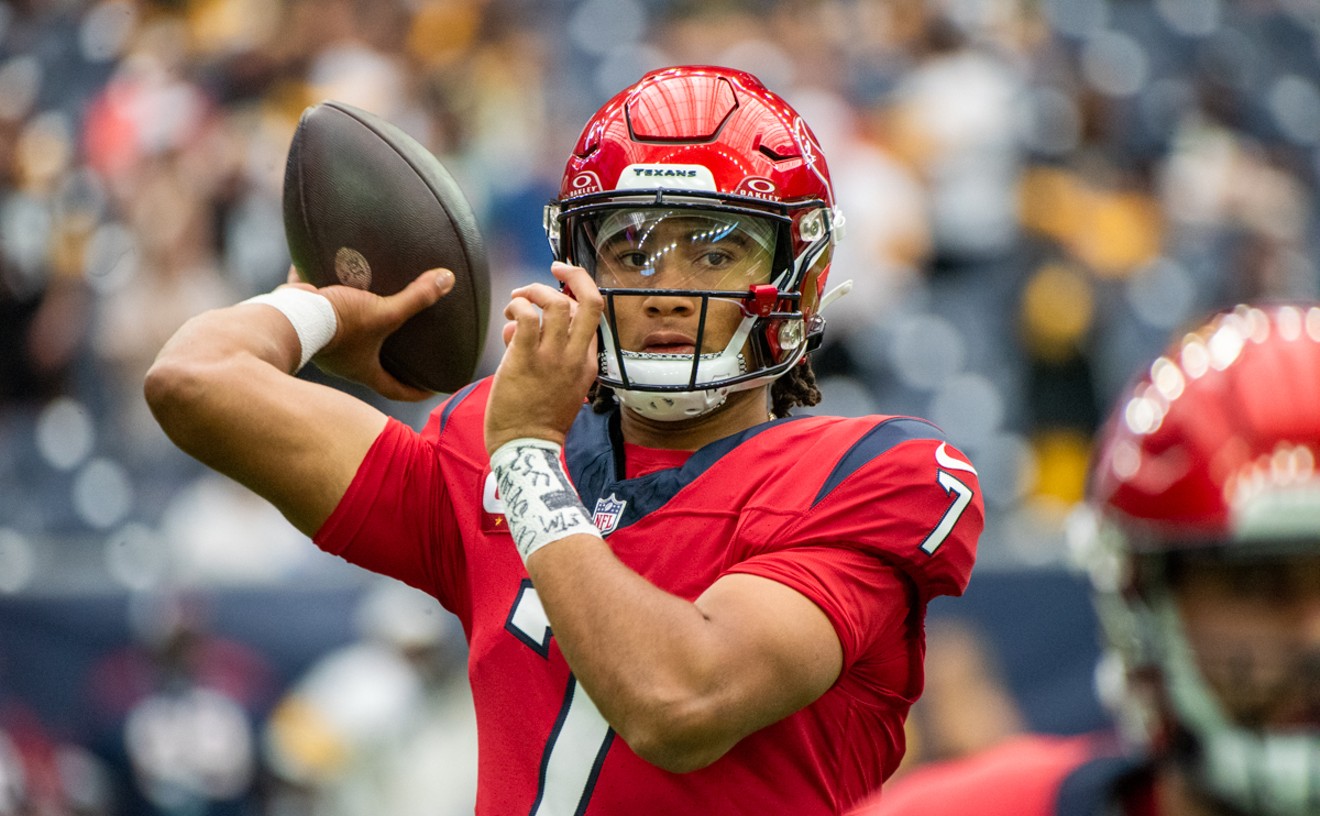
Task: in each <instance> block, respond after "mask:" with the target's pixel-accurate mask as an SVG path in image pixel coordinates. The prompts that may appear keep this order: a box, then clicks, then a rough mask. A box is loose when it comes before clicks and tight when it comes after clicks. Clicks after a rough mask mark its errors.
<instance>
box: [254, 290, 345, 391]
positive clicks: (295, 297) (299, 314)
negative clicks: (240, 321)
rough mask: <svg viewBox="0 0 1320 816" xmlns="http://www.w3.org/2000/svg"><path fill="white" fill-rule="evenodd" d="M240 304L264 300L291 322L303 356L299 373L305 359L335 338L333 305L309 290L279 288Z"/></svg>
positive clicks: (336, 322) (336, 324) (335, 322)
mask: <svg viewBox="0 0 1320 816" xmlns="http://www.w3.org/2000/svg"><path fill="white" fill-rule="evenodd" d="M243 303H264V304H266V305H267V306H274V307H275V308H276V309H279V310H280V313H281V314H283V315H284V316H285V317H286V318H288V320H289V322H290V323H292V324H293V330H294V332H296V333H297V335H298V343H299V344H300V345H301V348H302V358H301V359H300V360H299V361H298V368H295V369H294V370H293V371H294V373H295V374H296V373H298V371H299V370H301V369H302V367H303V366H305V365H307V361H308V360H310V359H312V358H313V357H315V356H316V353H317V352H318V351H320V350H321V349H323V348H325V347H326V344H328V343H329V342H330V341H331V340H333V339H334V336H335V330H336V329H337V328H338V327H339V320H338V319H337V318H336V317H335V307H334V306H333V305H332V304H331V303H330V301H329V299H328V298H326V297H325V296H324V295H318V294H317V293H316V292H309V291H307V290H306V289H295V288H292V287H284V286H282V287H280V288H279V289H276V290H275V291H273V292H267V293H266V294H264V295H257V296H256V297H250V298H248V299H247V300H245V301H243ZM240 305H241V304H240Z"/></svg>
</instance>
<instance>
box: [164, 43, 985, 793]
mask: <svg viewBox="0 0 1320 816" xmlns="http://www.w3.org/2000/svg"><path fill="white" fill-rule="evenodd" d="M841 223H842V219H841V216H840V215H839V213H838V212H837V211H836V208H835V205H834V191H833V188H832V186H831V182H830V174H829V170H828V168H827V166H826V161H825V157H824V156H823V155H822V153H821V149H820V145H819V144H818V142H817V140H816V138H815V136H814V135H813V134H812V131H811V129H810V128H809V127H808V126H807V124H806V123H805V122H804V121H803V120H802V119H801V117H800V116H799V115H798V114H797V113H796V112H794V110H793V109H792V108H791V107H790V106H789V105H788V104H787V103H786V102H785V101H784V100H783V99H782V98H780V97H779V96H777V95H776V94H774V93H771V92H770V91H768V90H767V89H766V88H765V87H763V86H762V84H761V83H760V82H759V81H758V80H757V79H756V78H754V77H752V76H750V75H748V74H746V73H743V72H739V71H733V70H727V69H722V68H715V67H699V66H694V67H679V68H671V69H666V70H661V71H657V72H653V73H650V74H648V75H646V76H645V77H643V78H642V79H641V80H640V81H639V82H637V83H636V84H635V85H633V86H632V87H629V88H627V89H626V90H624V91H622V92H621V93H619V94H618V95H617V96H616V97H615V98H613V99H611V100H610V101H609V102H607V103H606V104H605V106H604V107H603V108H601V109H600V111H599V112H598V113H597V114H596V115H595V116H593V117H592V119H591V120H590V121H589V122H588V123H587V124H586V127H585V129H584V130H583V132H582V135H581V138H580V139H579V141H578V143H577V144H576V145H575V146H574V147H573V149H572V154H571V156H570V157H569V159H568V164H567V168H566V170H565V173H564V176H563V184H562V187H561V190H560V195H559V198H558V199H557V200H556V201H555V202H553V203H551V204H550V205H549V206H548V208H547V210H546V218H545V226H546V229H547V232H548V236H549V239H550V243H551V246H552V248H553V250H554V253H555V256H556V259H557V260H556V262H555V263H554V264H553V266H552V267H551V270H550V271H551V273H552V275H553V277H554V278H555V279H556V281H557V282H558V285H553V286H552V285H546V284H545V283H534V284H531V285H528V286H523V287H521V288H519V289H516V290H515V291H514V292H513V293H512V297H511V300H510V302H509V303H508V305H507V306H506V307H505V310H504V315H505V317H506V319H507V321H508V322H507V323H506V324H505V325H504V327H503V339H504V341H505V344H506V346H507V348H506V350H505V353H504V357H503V359H502V361H501V362H500V365H499V368H498V370H497V372H496V373H495V375H494V376H493V377H492V378H489V379H483V380H480V381H478V382H476V383H474V384H472V385H470V386H468V387H466V388H464V389H463V390H461V391H459V392H458V393H456V394H454V395H452V396H451V397H450V398H449V399H448V400H447V401H446V402H444V403H443V404H442V405H441V406H440V407H439V408H437V409H436V411H435V412H434V413H433V414H432V416H431V417H430V420H429V422H428V423H427V425H426V427H425V429H424V430H423V431H422V432H421V433H417V432H415V431H414V430H413V429H411V428H409V427H407V426H405V425H403V424H401V423H399V422H397V421H394V420H391V419H388V418H387V417H386V416H384V415H383V414H380V413H378V412H377V411H375V410H374V409H372V408H371V407H369V406H368V405H366V404H365V403H362V402H360V401H358V400H356V399H353V398H350V397H349V396H346V395H345V394H343V393H341V392H339V391H336V390H332V389H329V388H324V387H319V386H317V385H314V384H311V383H308V382H306V381H303V380H300V379H297V378H295V377H294V376H291V375H292V373H293V372H295V371H296V370H297V368H298V367H299V365H300V364H302V363H305V362H306V360H307V359H308V358H311V357H315V358H316V360H317V361H318V364H319V365H320V366H321V367H322V368H325V369H327V370H329V371H331V372H333V373H337V374H340V375H342V376H345V377H348V378H350V379H354V380H357V381H359V382H364V383H368V384H375V386H376V387H377V389H378V390H382V393H392V394H399V393H403V392H402V391H400V389H399V386H398V384H397V383H392V381H391V380H390V379H389V378H388V375H385V374H384V372H383V371H382V370H381V368H380V365H379V363H378V361H377V359H376V352H375V350H376V349H377V348H378V347H379V344H380V342H381V339H382V338H383V337H384V336H386V335H388V334H389V333H390V332H391V331H393V330H394V329H395V328H397V327H398V326H399V325H400V324H401V323H402V322H403V321H404V320H405V319H406V318H407V317H408V316H409V315H411V314H413V313H415V312H416V311H418V310H420V309H421V308H423V307H425V306H427V305H429V304H430V303H433V302H435V301H436V300H437V299H438V298H440V297H442V296H443V295H444V294H445V293H446V292H447V291H448V290H449V287H450V286H451V285H452V276H450V275H449V274H448V273H447V272H445V271H432V272H428V273H427V274H424V275H422V276H421V277H420V278H419V279H418V280H417V281H416V282H414V284H413V285H411V286H409V287H408V288H407V289H405V290H404V291H402V292H400V293H399V294H397V295H394V296H392V297H386V298H381V297H377V296H375V295H371V294H368V293H366V292H362V291H359V290H355V289H350V288H345V287H341V286H330V287H326V288H323V289H320V290H312V289H311V287H306V286H301V287H300V286H285V287H281V288H280V289H278V290H276V291H275V292H274V293H272V294H271V295H264V296H259V297H258V299H257V301H256V302H245V303H243V304H239V305H236V306H234V307H231V308H228V309H223V310H220V311H217V312H213V313H209V314H203V315H201V316H199V317H198V318H196V319H194V320H193V321H191V322H190V323H189V324H187V325H186V326H184V327H183V328H182V329H181V330H180V331H179V333H178V335H177V336H176V337H174V338H173V339H172V340H171V341H170V342H169V343H168V344H167V345H166V346H165V348H164V349H163V350H162V351H161V354H160V356H159V359H158V360H157V362H156V364H155V365H154V367H153V369H152V370H151V372H150V374H149V375H148V377H147V382H146V392H147V395H148V398H149V401H150V403H151V406H152V408H153V410H154V412H155V414H156V416H157V418H158V419H159V421H160V423H161V424H162V426H163V427H164V428H165V429H166V431H167V432H168V433H169V434H170V436H171V437H172V438H173V439H174V440H175V441H176V442H177V444H179V445H180V447H182V448H183V449H184V450H185V451H187V452H189V453H191V454H192V455H194V456H196V457H197V458H199V459H200V460H202V461H203V462H205V463H207V464H208V465H210V466H212V467H214V468H216V469H218V470H220V471H222V472H224V473H226V474H229V475H230V476H232V477H234V478H236V479H238V480H240V481H242V482H244V483H245V484H247V485H249V486H251V487H252V488H253V489H255V490H256V491H257V492H258V493H260V494H261V495H263V496H265V497H267V498H268V499H269V500H271V501H272V502H273V503H275V504H276V505H277V506H278V507H279V508H280V509H281V510H282V511H283V512H284V513H285V514H286V516H287V517H288V518H289V519H291V520H292V521H293V522H294V523H295V524H296V525H297V526H298V527H299V529H301V530H303V531H305V532H306V533H308V534H309V535H311V536H312V537H313V539H314V540H315V542H316V543H317V544H318V545H319V546H320V547H322V548H323V549H325V550H326V551H328V552H331V553H334V554H336V555H339V556H341V557H343V558H345V559H347V560H348V561H350V562H352V563H354V564H358V565H360V566H362V567H364V568H366V569H369V570H373V571H376V572H379V573H383V574H386V575H390V576H393V577H396V578H398V579H399V580H401V581H404V582H406V583H409V584H411V585H413V586H416V587H419V588H421V589H423V590H425V591H426V592H428V593H430V594H432V595H433V596H434V597H435V598H436V599H437V600H438V601H439V603H440V604H442V605H443V606H444V607H445V608H446V609H449V610H451V611H452V612H453V613H455V614H456V615H457V616H458V617H459V619H460V620H461V622H462V625H463V628H464V631H465V632H466V634H467V636H468V638H469V641H470V666H469V674H470V677H471V681H472V686H473V696H474V701H475V706H476V713H477V721H478V733H479V743H480V752H479V772H478V791H479V792H478V801H477V812H478V813H480V814H500V815H501V816H505V815H506V814H516V813H524V814H575V813H576V814H588V815H589V816H590V814H611V813H618V814H625V813H626V814H630V816H637V814H673V813H756V814H763V813H793V814H800V815H805V814H837V813H842V812H844V811H845V810H846V809H848V808H849V807H850V806H852V805H853V804H855V803H856V802H857V801H859V800H860V799H861V798H862V796H863V795H864V794H865V793H866V792H867V791H869V790H871V789H873V788H875V787H877V786H878V785H879V784H880V783H881V781H882V780H883V779H884V778H885V777H886V776H887V775H889V774H890V773H891V772H892V771H893V770H894V768H895V767H896V765H897V764H898V761H899V759H900V757H901V755H902V753H903V721H904V717H905V715H906V712H907V710H908V707H909V706H910V705H911V703H912V702H913V700H914V699H915V698H916V697H917V695H918V693H919V692H920V690H921V687H922V654H923V640H922V619H923V614H924V610H925V606H926V603H927V601H929V600H930V599H931V598H932V597H934V596H936V595H941V594H953V595H957V594H960V593H961V592H962V591H963V589H964V587H965V586H966V584H967V581H968V578H969V573H970V571H971V568H972V563H973V559H974V554H975V544H976V541H977V538H978V536H979V534H980V532H981V528H982V523H983V505H982V501H981V494H980V487H979V485H978V482H977V475H976V470H975V468H974V467H973V466H972V464H971V463H970V462H969V461H968V460H967V458H966V456H964V455H963V454H962V453H961V452H959V450H958V449H957V448H956V447H955V446H954V445H953V444H951V443H950V442H949V441H947V440H946V439H945V438H944V435H943V433H942V432H941V431H940V430H939V429H938V428H936V427H934V426H932V425H931V424H930V423H928V422H925V421H922V420H919V419H914V418H903V417H886V416H869V417H864V418H858V419H841V418H832V417H808V416H790V413H789V412H790V409H792V408H793V407H794V406H797V405H811V404H814V403H815V402H816V401H818V399H819V392H818V391H817V389H816V387H815V384H814V381H813V377H812V375H811V369H810V366H809V364H808V363H807V353H808V352H809V351H810V350H811V349H812V348H813V347H814V346H815V345H816V344H817V343H818V342H819V339H820V336H821V332H822V331H823V329H824V319H823V317H822V314H821V312H822V310H823V307H824V305H825V303H826V302H827V301H828V299H829V295H828V294H827V290H826V281H827V278H828V277H829V272H830V258H831V251H832V248H833V246H834V242H835V240H836V239H837V237H838V233H839V228H840V225H841ZM272 307H273V308H272Z"/></svg>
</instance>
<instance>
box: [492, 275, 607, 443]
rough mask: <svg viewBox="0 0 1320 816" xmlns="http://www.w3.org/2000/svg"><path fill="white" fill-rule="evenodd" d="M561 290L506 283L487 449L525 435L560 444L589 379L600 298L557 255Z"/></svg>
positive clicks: (593, 368)
mask: <svg viewBox="0 0 1320 816" xmlns="http://www.w3.org/2000/svg"><path fill="white" fill-rule="evenodd" d="M550 272H551V274H553V275H554V276H555V278H557V279H558V280H559V281H560V282H561V283H563V284H565V287H566V290H567V291H563V292H561V291H559V290H558V289H555V288H553V287H550V286H546V285H545V284H543V283H534V284H531V285H528V286H522V287H519V288H518V289H515V290H513V293H512V297H511V300H510V301H509V305H508V306H506V307H504V317H505V318H506V319H507V320H508V321H509V322H508V323H506V324H505V326H504V330H503V338H504V344H505V346H506V348H505V350H504V358H503V359H502V360H500V366H499V368H498V369H497V370H496V371H495V380H494V383H493V384H492V385H491V391H490V399H489V401H488V402H487V404H486V450H487V451H488V452H493V451H494V450H495V449H497V448H498V447H500V446H501V445H503V444H504V443H505V442H508V441H510V440H512V439H520V438H523V437H531V438H535V439H548V440H550V441H551V442H555V443H557V444H560V445H562V444H564V439H565V438H566V437H567V435H568V429H569V426H571V425H572V424H573V419H574V418H575V417H576V416H577V414H578V411H579V409H581V407H582V401H583V399H584V398H585V397H586V396H587V391H588V390H589V389H590V388H591V384H592V383H593V382H594V381H595V379H596V328H597V327H598V326H599V325H600V314H601V311H602V310H603V309H604V306H605V301H604V298H602V297H601V294H600V291H599V290H598V289H597V288H596V284H595V282H594V281H592V280H591V276H590V275H588V274H587V271H586V270H585V269H582V268H581V267H577V266H569V265H568V264H565V263H558V262H556V263H555V264H553V265H552V266H551V267H550Z"/></svg>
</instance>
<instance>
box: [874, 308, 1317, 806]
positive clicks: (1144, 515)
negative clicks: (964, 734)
mask: <svg viewBox="0 0 1320 816" xmlns="http://www.w3.org/2000/svg"><path fill="white" fill-rule="evenodd" d="M1096 453H1097V455H1096V457H1095V461H1094V463H1093V466H1092V472H1091V478H1090V482H1089V485H1088V488H1087V503H1086V508H1085V509H1084V510H1083V515H1082V516H1081V517H1080V518H1081V519H1082V523H1080V524H1078V525H1077V526H1076V528H1075V529H1074V531H1073V532H1075V533H1077V535H1076V536H1075V538H1074V542H1075V543H1076V544H1078V545H1079V546H1078V550H1079V553H1080V554H1081V555H1082V556H1083V563H1085V564H1086V566H1087V567H1088V572H1089V574H1090V577H1091V580H1092V584H1093V586H1094V597H1095V599H1096V602H1097V609H1098V611H1099V613H1100V621H1101V624H1102V629H1103V631H1104V634H1105V636H1106V638H1105V639H1106V643H1107V656H1106V659H1105V661H1104V662H1103V663H1102V672H1101V673H1100V676H1101V677H1102V678H1106V677H1107V680H1108V681H1107V682H1104V683H1101V684H1100V685H1101V688H1102V689H1108V692H1107V693H1105V694H1103V695H1102V696H1103V697H1105V698H1107V699H1106V702H1108V703H1111V704H1112V706H1113V709H1114V711H1115V713H1116V715H1117V717H1116V722H1117V726H1118V727H1117V728H1116V729H1114V733H1113V734H1094V735H1081V736H1072V737H1044V736H1034V737H1026V738H1015V739H1012V740H1009V741H1007V742H1005V743H1003V744H1002V745H1000V746H998V747H996V748H993V749H990V750H988V751H987V752H984V753H982V754H981V755H979V756H974V757H972V758H969V759H963V760H956V761H953V762H951V763H947V764H942V765H941V764H935V765H929V766H925V767H923V768H919V769H917V770H915V771H913V772H912V773H911V774H910V775H908V776H906V777H904V778H903V779H902V780H900V781H898V782H896V783H895V784H894V785H893V786H892V789H888V790H886V791H885V792H884V794H883V795H882V796H881V797H880V798H879V800H878V802H877V803H875V804H868V805H867V806H865V807H863V808H859V809H858V814H859V815H860V814H866V815H867V816H909V814H911V816H916V814H920V816H939V814H955V813H956V814H959V816H1000V815H1001V814H1002V815H1003V816H1008V814H1012V816H1045V814H1065V813H1070V814H1071V813H1076V814H1126V815H1127V816H1218V815H1219V814H1250V815H1251V816H1304V815H1305V814H1316V813H1320V469H1317V457H1320V305H1309V304H1307V305H1275V306H1269V307H1264V306H1260V307H1253V306H1240V307H1238V308H1236V309H1233V310H1231V311H1227V312H1223V313H1221V314H1218V315H1216V316H1214V317H1213V318H1212V319H1210V320H1209V321H1208V322H1206V323H1204V324H1203V325H1201V326H1199V327H1198V328H1196V329H1195V330H1194V331H1191V332H1189V333H1187V334H1186V335H1185V336H1183V337H1182V338H1181V339H1180V340H1179V341H1178V342H1176V343H1174V344H1173V345H1172V346H1171V347H1170V348H1169V349H1168V350H1167V351H1166V352H1165V354H1164V355H1163V356H1161V357H1160V358H1158V359H1157V360H1155V362H1154V363H1153V364H1152V365H1151V366H1150V368H1149V369H1148V370H1147V371H1146V372H1144V376H1142V377H1141V378H1140V379H1138V380H1137V381H1136V382H1135V384H1134V385H1133V386H1132V387H1131V388H1129V389H1128V390H1127V391H1126V392H1125V393H1124V394H1123V396H1122V398H1121V399H1120V400H1119V401H1118V404H1117V405H1116V406H1115V407H1114V411H1113V415H1112V416H1111V417H1110V419H1109V421H1108V423H1107V425H1106V426H1105V429H1104V430H1103V431H1102V433H1101V435H1100V437H1099V439H1098V441H1097V447H1096ZM1106 667H1107V668H1108V669H1110V671H1103V669H1104V668H1106Z"/></svg>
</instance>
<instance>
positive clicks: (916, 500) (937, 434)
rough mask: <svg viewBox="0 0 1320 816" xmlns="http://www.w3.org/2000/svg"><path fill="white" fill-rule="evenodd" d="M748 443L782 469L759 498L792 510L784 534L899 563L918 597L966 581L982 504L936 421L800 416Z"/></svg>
mask: <svg viewBox="0 0 1320 816" xmlns="http://www.w3.org/2000/svg"><path fill="white" fill-rule="evenodd" d="M753 441H754V442H755V443H756V447H757V448H760V449H761V450H760V451H756V450H755V449H753V451H752V452H753V453H756V454H760V455H758V456H757V457H756V458H758V459H759V460H760V461H761V462H764V463H768V464H767V465H766V466H768V467H771V468H774V469H778V470H780V471H782V472H783V476H784V478H781V479H778V480H777V481H778V482H780V483H782V485H781V486H771V487H767V488H766V490H765V491H764V492H763V496H762V500H763V501H764V503H765V504H767V505H777V506H781V507H792V508H794V510H795V512H796V513H797V520H796V522H795V524H794V526H792V527H790V528H788V529H786V530H784V531H783V534H782V535H781V536H779V537H780V538H782V540H784V541H786V542H802V541H810V542H816V543H836V544H843V545H846V546H851V547H854V548H857V549H861V550H863V551H866V552H868V553H870V554H873V555H876V556H878V557H880V558H881V559H882V560H885V561H887V562H890V563H893V564H895V565H897V566H899V567H900V568H901V569H903V571H904V572H905V573H907V574H908V575H909V576H910V577H911V578H912V579H913V580H914V581H915V583H916V584H917V587H918V589H919V591H920V592H921V594H922V595H923V596H927V597H932V596H934V595H942V594H953V595H957V594H961V593H962V591H963V590H964V589H965V588H966V585H967V582H968V580H969V579H970V575H971V569H972V565H973V563H974V561H975V553H976V544H977V542H978V540H979V538H980V535H981V531H982V528H983V526H984V515H985V508H984V502H983V500H982V498H981V489H980V483H979V481H978V478H977V473H976V468H975V467H974V466H973V465H972V463H971V461H970V460H969V459H968V458H967V457H966V455H965V454H963V453H962V452H961V451H960V450H958V449H957V448H956V447H954V446H953V445H952V444H950V443H949V441H948V440H947V439H946V437H945V434H944V433H943V431H941V430H940V429H939V428H938V427H937V426H935V425H933V424H931V423H930V422H927V421H925V420H922V419H916V418H913V417H895V416H866V417H857V418H834V417H819V418H818V417H806V418H803V419H802V420H800V421H799V422H793V423H787V424H785V425H784V426H783V427H782V428H780V429H776V430H774V431H771V432H767V433H764V434H761V435H760V436H759V437H757V439H756V440H753ZM754 466H755V465H754V463H752V462H749V463H748V468H752V467H754Z"/></svg>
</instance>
